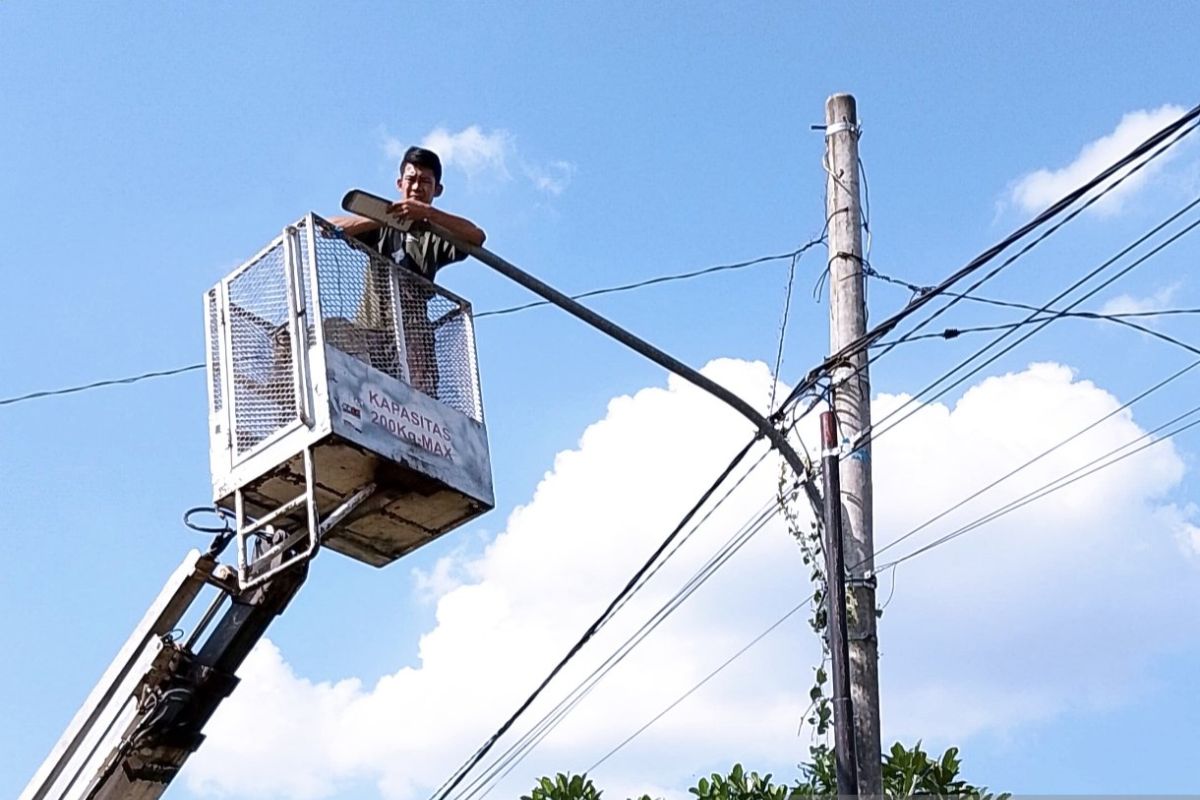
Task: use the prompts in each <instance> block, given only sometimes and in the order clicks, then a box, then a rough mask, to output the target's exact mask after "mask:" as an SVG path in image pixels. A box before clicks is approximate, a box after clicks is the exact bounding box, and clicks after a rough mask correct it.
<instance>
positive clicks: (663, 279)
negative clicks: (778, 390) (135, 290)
mask: <svg viewBox="0 0 1200 800" xmlns="http://www.w3.org/2000/svg"><path fill="white" fill-rule="evenodd" d="M824 241H825V232H824V231H822V233H821V235H820V236H819V237H818V238H816V239H812V240H810V241H808V242H805V243H804V244H803V245H801V246H800V247H798V248H796V249H795V250H793V251H791V252H790V253H781V254H779V255H771V256H761V257H759V258H753V259H750V260H748V261H739V262H736V263H732V264H719V265H717V266H714V267H706V268H705V269H699V270H693V271H690V272H681V273H676V274H672V275H660V276H658V277H655V278H650V279H648V280H643V281H637V282H635V283H627V284H623V285H620V286H609V287H606V288H602V289H592V290H591V291H587V292H583V293H581V294H577V295H572V299H575V300H579V299H583V298H587V297H596V296H598V295H604V294H615V293H617V292H628V291H633V290H635V289H641V288H644V287H647V286H655V285H658V284H662V283H671V282H674V281H682V280H688V279H691V278H697V277H701V276H704V275H711V274H714V273H718V272H725V271H728V270H738V269H745V268H747V267H752V266H755V265H758V264H764V263H767V262H770V261H782V260H784V259H791V261H792V269H793V270H794V269H795V263H796V260H797V259H798V258H799V257H800V256H802V255H803V254H804V253H805V252H807V251H808V250H810V249H812V248H813V247H816V246H817V245H819V244H822V243H823V242H824ZM547 304H548V301H545V300H538V301H536V302H532V303H525V304H523V305H519V306H511V307H509V308H498V309H493V310H490V311H481V312H479V313H477V314H475V315H474V318H475V319H480V318H482V317H489V316H501V315H505V314H515V313H517V312H518V311H524V310H527V309H530V308H536V307H538V306H543V305H547ZM204 368H205V365H204V364H203V363H199V364H188V365H187V366H184V367H178V368H176V369H169V370H162V371H156V372H143V373H140V374H137V375H130V376H127V377H123V378H111V379H106V380H100V381H95V382H92V383H85V384H80V385H77V386H68V387H65V388H61V389H50V390H44V391H37V392H30V393H28V394H23V395H17V396H14V397H6V398H0V406H8V405H15V404H17V403H22V402H25V401H28V400H38V399H42V398H46V397H58V396H61V395H67V394H75V393H76V392H84V391H88V390H90V389H99V388H102V387H105V386H118V385H125V384H132V383H139V382H141V381H145V380H149V379H151V378H165V377H169V376H172V375H181V374H183V373H185V372H193V371H196V370H201V369H204Z"/></svg>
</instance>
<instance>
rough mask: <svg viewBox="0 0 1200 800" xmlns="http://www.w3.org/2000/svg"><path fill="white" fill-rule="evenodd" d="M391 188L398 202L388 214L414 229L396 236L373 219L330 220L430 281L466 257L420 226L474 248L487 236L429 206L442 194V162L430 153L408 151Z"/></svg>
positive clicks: (353, 236) (475, 226)
mask: <svg viewBox="0 0 1200 800" xmlns="http://www.w3.org/2000/svg"><path fill="white" fill-rule="evenodd" d="M396 186H397V188H399V189H400V199H399V200H397V201H396V202H395V203H393V204H392V205H391V207H390V208H389V211H391V212H392V213H394V214H396V215H397V216H398V217H400V219H403V220H409V221H411V222H413V223H414V228H415V230H412V231H409V232H408V233H402V232H400V231H397V230H395V229H393V228H387V227H382V226H380V224H379V223H378V222H375V221H374V220H369V219H364V218H363V217H357V216H352V215H351V216H343V217H335V218H333V219H331V220H330V222H333V223H334V224H335V225H339V226H341V228H342V230H343V231H345V233H346V235H347V236H350V237H352V238H354V239H358V240H359V241H361V242H363V243H364V244H366V245H368V246H369V247H371V248H373V249H375V250H378V251H379V252H380V253H382V254H383V255H385V256H387V257H388V258H391V259H392V260H393V261H395V262H396V263H397V264H400V265H401V266H404V267H407V268H408V269H411V270H412V271H413V272H416V273H417V274H418V275H420V276H421V277H423V278H426V279H427V280H433V277H434V275H435V274H437V271H438V270H439V269H441V268H442V267H444V266H446V265H447V264H452V263H454V262H456V261H462V260H463V259H464V258H466V254H465V253H460V252H459V251H458V249H457V248H456V247H454V245H452V244H450V243H449V242H447V241H446V240H444V239H442V238H441V237H440V236H437V235H436V234H434V233H431V232H430V231H428V230H421V229H420V228H421V224H422V223H427V222H432V223H434V224H435V225H440V226H441V227H443V228H445V229H446V230H447V231H449V232H450V233H451V234H452V235H453V236H455V237H456V238H458V239H461V240H463V241H464V242H467V243H469V244H473V245H475V246H477V247H478V246H479V245H482V244H483V242H484V240H485V239H486V238H487V234H485V233H484V232H483V231H482V230H481V229H480V228H479V227H478V226H477V225H476V224H475V223H473V222H471V221H470V220H469V219H465V218H463V217H459V216H455V215H454V214H450V213H447V212H445V211H442V210H441V209H440V208H434V207H433V201H434V199H435V198H438V197H441V196H442V191H443V190H444V187H443V186H442V160H441V159H440V158H438V155H437V153H435V152H433V151H432V150H426V149H425V148H423V147H410V148H408V150H407V151H405V153H404V158H402V159H401V160H400V177H398V178H397V179H396ZM381 227H382V230H381ZM372 234H376V235H374V236H373V235H372Z"/></svg>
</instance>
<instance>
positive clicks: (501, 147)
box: [401, 125, 516, 180]
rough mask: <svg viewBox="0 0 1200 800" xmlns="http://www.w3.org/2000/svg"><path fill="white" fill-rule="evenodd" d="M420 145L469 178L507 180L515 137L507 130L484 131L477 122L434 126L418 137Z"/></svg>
mask: <svg viewBox="0 0 1200 800" xmlns="http://www.w3.org/2000/svg"><path fill="white" fill-rule="evenodd" d="M421 146H422V147H427V148H429V149H430V150H433V151H434V152H435V153H437V154H438V155H439V156H441V159H442V166H443V167H446V168H451V167H457V168H458V169H461V170H462V171H463V172H465V173H466V174H467V178H469V179H472V180H474V179H476V178H479V177H481V176H484V175H488V176H490V177H493V178H496V179H498V180H507V179H508V178H509V177H510V176H509V172H508V161H509V159H510V158H512V156H513V154H514V153H515V152H516V143H515V140H514V138H513V136H512V134H510V133H509V132H508V131H504V130H494V131H492V132H491V133H484V132H483V131H482V130H481V129H480V128H479V126H478V125H471V126H470V127H468V128H463V129H462V130H461V131H458V132H457V133H451V132H450V131H448V130H446V129H445V128H434V129H433V130H432V131H430V132H429V133H428V134H427V135H426V136H425V138H424V139H422V140H421ZM401 155H403V151H401Z"/></svg>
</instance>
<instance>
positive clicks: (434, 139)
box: [383, 125, 576, 197]
mask: <svg viewBox="0 0 1200 800" xmlns="http://www.w3.org/2000/svg"><path fill="white" fill-rule="evenodd" d="M420 146H421V147H427V148H429V149H430V150H433V151H434V152H435V153H437V154H438V156H439V157H441V159H442V166H443V168H444V169H447V170H449V169H457V170H460V171H462V172H463V174H465V175H466V176H467V180H468V181H469V182H472V183H482V182H488V181H490V182H494V183H506V182H508V181H511V180H512V178H513V174H514V172H515V173H516V174H519V175H521V176H522V177H523V178H525V180H526V181H528V183H529V185H530V186H532V187H533V188H534V189H536V190H537V191H539V192H542V193H544V194H549V195H553V196H556V197H557V196H558V195H561V194H562V193H563V192H564V191H565V190H566V188H567V186H568V185H570V183H571V178H572V177H573V176H574V175H575V169H576V168H575V165H574V164H572V163H571V162H570V161H565V160H562V159H556V160H551V161H547V162H539V161H533V160H530V159H528V158H527V157H525V156H524V154H522V153H521V152H520V151H519V150H518V147H517V137H516V136H514V135H513V134H512V133H510V132H508V131H506V130H504V129H503V128H496V129H494V130H492V131H490V132H489V131H485V130H484V129H483V128H481V127H480V126H479V125H469V126H467V127H466V128H463V129H462V130H460V131H455V132H452V131H450V130H448V129H447V128H444V127H437V128H434V129H433V130H432V131H430V132H429V133H427V134H426V135H425V137H424V138H423V139H422V140H421V142H420ZM383 148H384V153H385V155H386V156H387V157H388V158H389V159H391V160H393V161H397V162H399V160H400V159H401V158H402V157H403V156H404V151H405V150H407V149H408V144H407V143H405V142H402V141H401V140H399V139H397V138H395V137H392V136H387V135H385V136H384V143H383Z"/></svg>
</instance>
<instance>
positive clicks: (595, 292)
mask: <svg viewBox="0 0 1200 800" xmlns="http://www.w3.org/2000/svg"><path fill="white" fill-rule="evenodd" d="M824 241H825V235H824V234H823V233H822V235H821V236H819V237H817V238H816V239H811V240H809V241H807V242H805V243H804V244H802V245H800V247H798V248H796V249H795V250H793V251H791V252H790V253H780V254H779V255H774V256H760V257H759V258H752V259H750V260H749V261H738V262H735V263H733V264H719V265H717V266H715V267H706V268H704V269H698V270H694V271H692V272H680V273H676V274H673V275H660V276H659V277H657V278H649V279H647V280H642V281H636V282H634V283H625V284H621V285H620V286H609V287H606V288H603V289H591V290H590V291H586V292H581V293H580V294H573V295H571V299H572V300H583V299H586V298H588V297H598V296H600V295H605V294H616V293H618V292H628V291H633V290H634V289H642V288H645V287H647V286H656V285H658V284H662V283H672V282H674V281H683V280H689V279H691V278H697V277H700V276H702V275H712V274H714V273H717V272H727V271H729V270H738V269H745V268H747V267H753V266H755V265H757V264H765V263H767V262H770V261H783V260H785V259H792V261H793V264H794V263H795V260H796V259H798V258H800V256H802V255H804V253H805V252H807V251H808V250H811V249H812V248H814V247H816V246H817V245H819V244H821V243H823V242H824ZM545 305H550V302H549V301H548V300H535V301H533V302H530V303H522V304H521V305H517V306H510V307H508V308H497V309H491V310H488V311H480V312H479V313H477V314H476V315H475V319H482V318H484V317H498V316H500V315H502V314H515V313H517V312H518V311H526V310H528V309H531V308H538V307H539V306H545Z"/></svg>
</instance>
